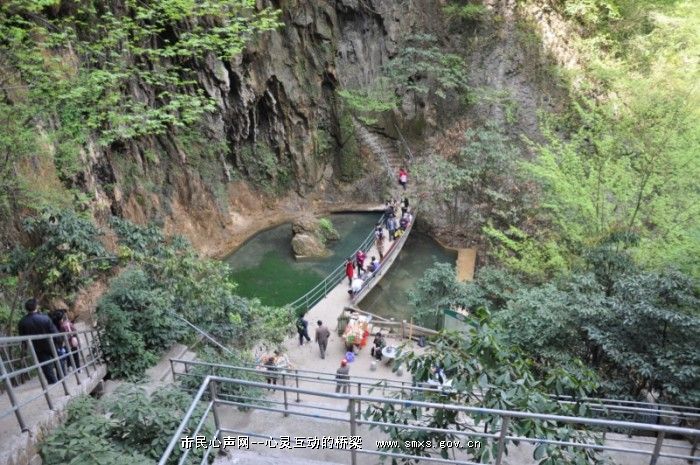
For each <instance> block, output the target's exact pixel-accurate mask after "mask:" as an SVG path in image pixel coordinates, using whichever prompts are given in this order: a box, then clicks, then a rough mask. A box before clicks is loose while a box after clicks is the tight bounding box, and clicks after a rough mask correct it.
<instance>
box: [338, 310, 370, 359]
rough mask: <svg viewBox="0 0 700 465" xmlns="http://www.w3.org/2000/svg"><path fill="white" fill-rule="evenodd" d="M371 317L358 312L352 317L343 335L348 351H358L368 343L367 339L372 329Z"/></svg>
mask: <svg viewBox="0 0 700 465" xmlns="http://www.w3.org/2000/svg"><path fill="white" fill-rule="evenodd" d="M371 319H372V317H369V316H364V315H356V314H355V315H352V316H351V317H350V320H349V321H348V324H347V326H346V327H345V331H344V332H343V337H342V340H343V341H344V343H345V349H346V350H347V351H348V352H351V351H352V352H355V353H357V352H359V351H360V349H361V348H362V347H364V346H365V345H367V339H368V338H369V333H370V330H371V328H370V321H371Z"/></svg>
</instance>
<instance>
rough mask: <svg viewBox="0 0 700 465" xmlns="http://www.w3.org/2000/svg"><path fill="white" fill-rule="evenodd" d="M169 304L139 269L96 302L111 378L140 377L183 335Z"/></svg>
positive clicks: (123, 276) (125, 275) (118, 280)
mask: <svg viewBox="0 0 700 465" xmlns="http://www.w3.org/2000/svg"><path fill="white" fill-rule="evenodd" d="M170 305H171V301H170V298H169V297H168V296H167V295H166V293H165V292H164V291H163V290H162V289H159V288H157V287H155V285H154V283H153V281H152V280H150V279H149V277H148V275H146V273H145V272H144V271H143V270H142V269H140V268H130V269H128V270H126V271H125V272H124V273H122V274H121V275H120V276H119V277H117V278H116V279H115V280H114V281H113V282H112V285H111V287H110V290H109V291H108V292H107V293H106V294H105V295H104V296H103V297H102V299H100V302H99V303H98V306H97V317H98V322H99V324H100V326H101V327H102V328H103V329H104V336H103V340H102V342H103V352H104V354H105V358H106V360H107V363H108V366H109V369H110V372H111V373H112V375H113V376H115V377H118V378H134V377H140V376H143V374H144V372H145V370H146V369H147V368H148V367H149V366H151V365H152V364H154V363H155V362H156V360H157V356H158V354H160V353H161V352H162V351H163V350H165V349H167V348H168V347H170V346H171V345H172V344H173V343H175V342H176V341H178V340H179V339H180V338H181V337H182V336H183V335H184V334H185V332H184V330H185V328H184V327H183V324H182V323H181V322H180V321H179V320H177V319H176V318H174V317H173V314H172V312H171V310H170V309H169V308H170Z"/></svg>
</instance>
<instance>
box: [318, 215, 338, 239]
mask: <svg viewBox="0 0 700 465" xmlns="http://www.w3.org/2000/svg"><path fill="white" fill-rule="evenodd" d="M318 226H319V228H320V233H321V239H322V240H323V242H324V243H325V242H328V241H336V240H338V239H339V238H340V234H338V230H337V229H335V227H334V226H333V222H331V220H330V218H321V219H320V220H318Z"/></svg>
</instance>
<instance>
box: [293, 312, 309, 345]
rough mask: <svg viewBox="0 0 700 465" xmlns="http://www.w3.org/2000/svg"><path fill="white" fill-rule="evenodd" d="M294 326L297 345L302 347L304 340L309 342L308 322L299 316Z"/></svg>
mask: <svg viewBox="0 0 700 465" xmlns="http://www.w3.org/2000/svg"><path fill="white" fill-rule="evenodd" d="M296 326H297V333H298V334H299V345H300V346H302V345H304V339H305V338H306V342H311V338H310V337H309V322H308V321H306V320H305V319H304V316H303V315H299V318H297V323H296Z"/></svg>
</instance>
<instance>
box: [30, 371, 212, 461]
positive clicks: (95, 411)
mask: <svg viewBox="0 0 700 465" xmlns="http://www.w3.org/2000/svg"><path fill="white" fill-rule="evenodd" d="M191 402H192V399H191V397H190V396H189V395H188V394H187V393H186V392H183V391H181V390H179V389H177V388H175V387H169V388H165V389H160V390H158V391H157V392H156V393H154V394H152V395H151V396H150V397H149V396H148V395H147V394H146V392H145V391H144V389H143V388H141V387H139V386H136V385H132V384H125V385H122V386H120V387H119V388H117V389H116V390H115V391H114V393H112V394H111V395H109V396H107V397H105V398H103V399H101V400H99V401H96V400H94V399H92V398H90V397H87V396H81V397H77V398H75V399H73V400H72V401H71V403H70V404H69V406H68V418H67V421H66V423H65V424H64V425H63V426H61V427H59V428H58V429H57V430H55V431H54V432H53V434H51V435H50V436H49V437H48V438H47V439H46V441H44V442H43V443H42V444H41V446H40V453H41V456H42V459H43V463H44V464H46V465H65V464H71V465H146V464H148V465H153V463H154V462H155V461H156V460H157V459H159V458H160V456H161V455H162V453H163V452H164V451H165V448H166V447H167V444H168V443H169V441H170V440H171V438H172V436H173V434H175V431H176V430H177V428H178V426H179V425H180V422H181V421H182V417H183V416H184V414H185V412H186V410H187V408H188V407H189V406H190V403H191ZM203 411H204V410H203V407H199V408H198V410H196V411H195V415H194V416H193V420H192V424H191V425H189V427H188V428H187V429H186V430H185V434H191V433H192V432H193V431H194V428H193V427H194V426H196V423H197V422H198V421H199V420H200V418H201V415H202V413H203ZM200 434H204V435H205V436H207V438H209V439H211V438H212V429H211V427H210V425H209V424H208V423H205V426H204V428H203V430H202V431H201V433H200ZM202 454H203V451H202V450H193V451H192V454H191V455H194V456H195V457H197V456H198V457H199V458H201V456H202ZM179 456H180V452H179V451H178V450H176V451H175V452H174V453H173V456H172V457H171V460H170V462H169V463H176V460H177V459H178V458H179Z"/></svg>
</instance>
